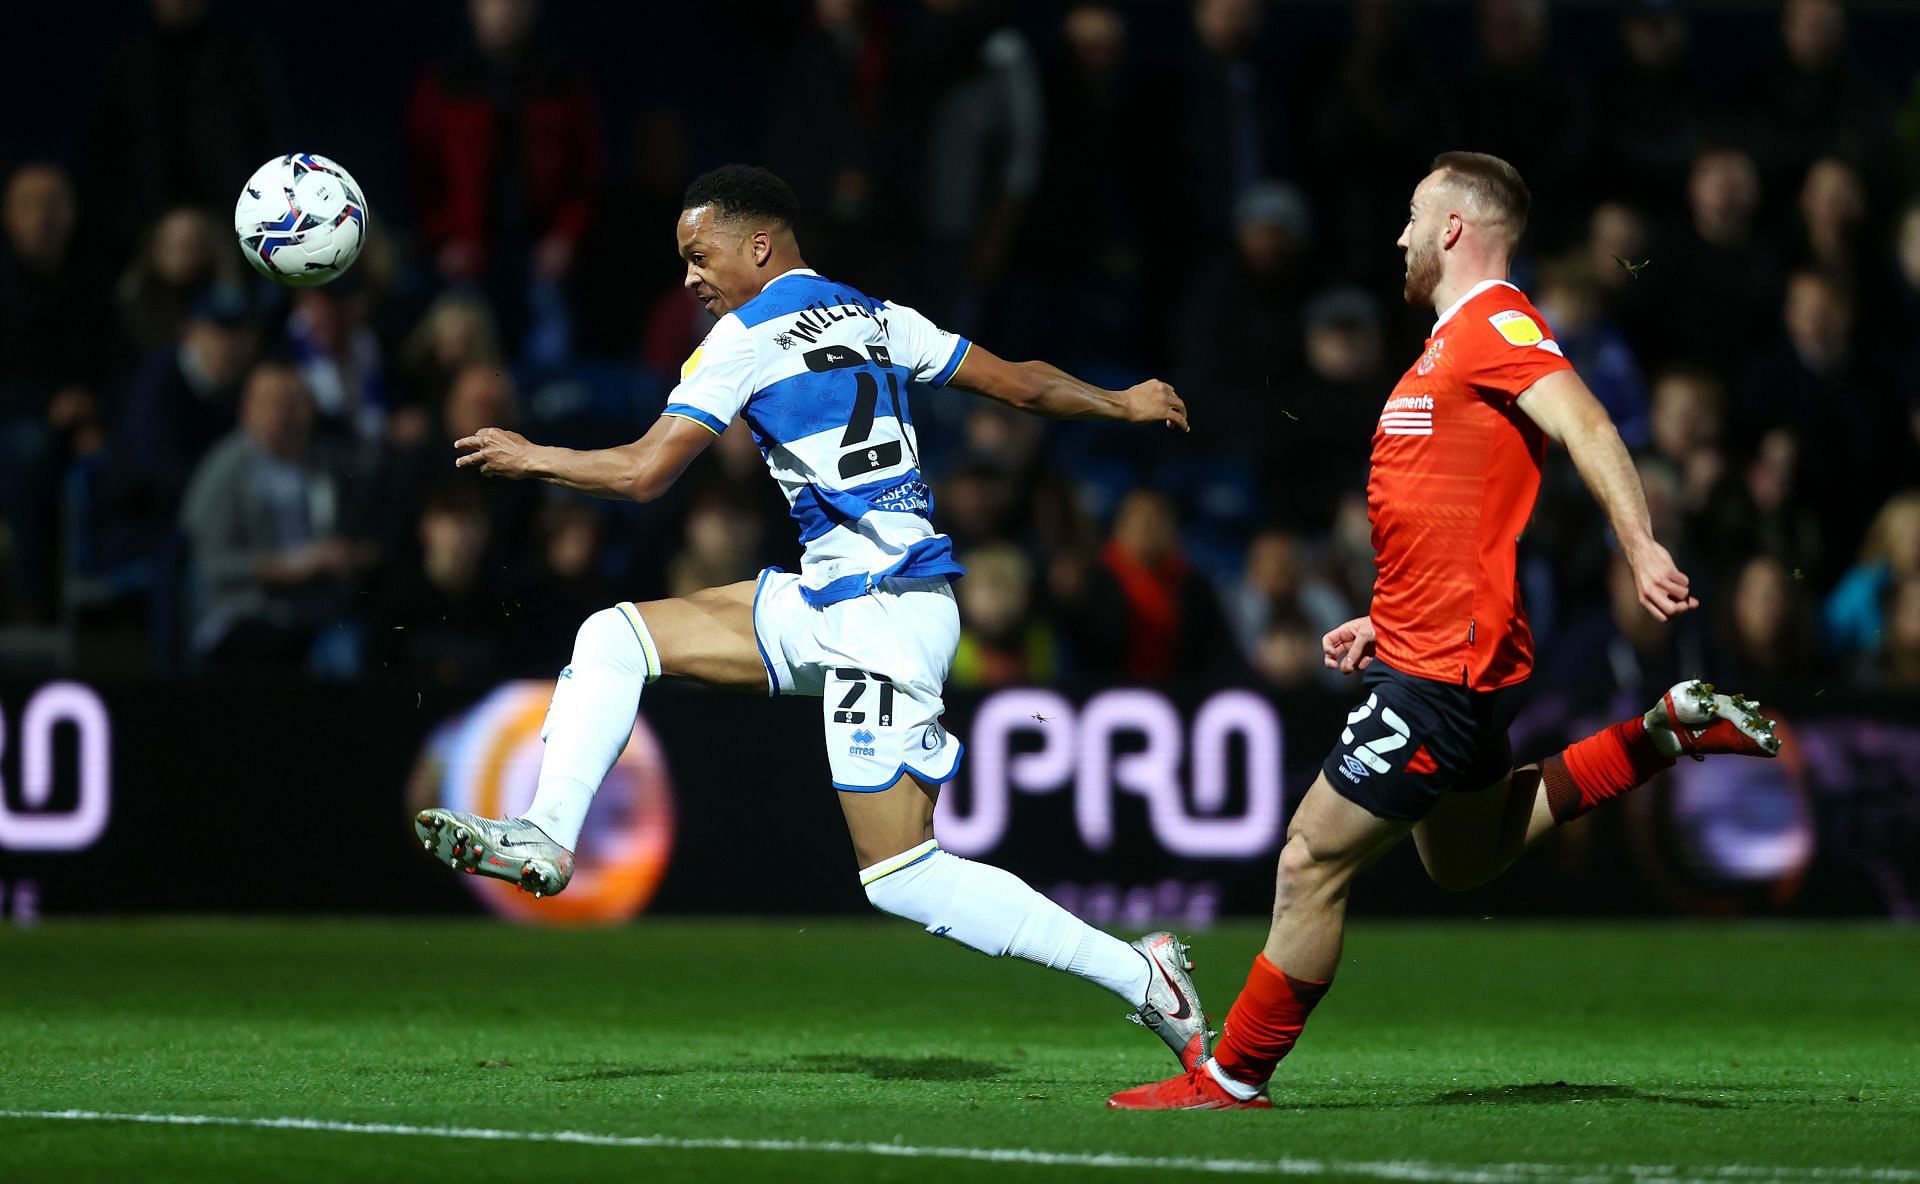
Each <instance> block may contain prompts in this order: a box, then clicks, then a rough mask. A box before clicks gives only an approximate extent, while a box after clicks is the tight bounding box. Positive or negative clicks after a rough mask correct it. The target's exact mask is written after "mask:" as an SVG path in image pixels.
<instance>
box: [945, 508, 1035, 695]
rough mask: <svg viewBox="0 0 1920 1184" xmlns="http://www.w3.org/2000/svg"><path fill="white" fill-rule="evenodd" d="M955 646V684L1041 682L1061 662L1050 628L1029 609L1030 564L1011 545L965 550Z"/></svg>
mask: <svg viewBox="0 0 1920 1184" xmlns="http://www.w3.org/2000/svg"><path fill="white" fill-rule="evenodd" d="M961 562H962V563H963V564H965V566H966V569H967V578H966V579H964V580H961V581H960V582H959V583H958V584H956V585H954V591H955V592H956V594H957V595H958V596H959V601H960V646H959V649H958V650H956V651H955V653H954V655H953V670H952V673H951V675H950V676H949V677H950V678H951V679H952V680H953V684H954V685H955V686H957V687H965V688H968V689H978V688H984V687H1004V686H1021V685H1026V686H1045V685H1047V684H1050V683H1052V682H1054V681H1055V679H1056V678H1057V676H1058V671H1059V665H1060V654H1059V648H1060V647H1059V640H1058V638H1057V637H1056V635H1055V633H1054V630H1053V627H1052V626H1051V625H1050V624H1048V623H1047V622H1046V621H1045V620H1044V619H1043V618H1041V617H1039V616H1037V615H1035V613H1034V611H1033V580H1034V575H1033V563H1032V561H1031V560H1029V559H1028V558H1027V557H1026V555H1024V554H1022V553H1021V551H1020V549H1019V548H1018V547H1015V546H1013V545H1012V544H1011V543H987V544H985V545H983V546H979V547H975V548H973V549H972V550H969V551H967V552H964V557H963V558H962V560H961Z"/></svg>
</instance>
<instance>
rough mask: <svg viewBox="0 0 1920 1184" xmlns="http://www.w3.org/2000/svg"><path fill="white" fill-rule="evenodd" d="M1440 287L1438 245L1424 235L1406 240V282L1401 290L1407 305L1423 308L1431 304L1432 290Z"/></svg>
mask: <svg viewBox="0 0 1920 1184" xmlns="http://www.w3.org/2000/svg"><path fill="white" fill-rule="evenodd" d="M1439 286H1440V244H1439V243H1438V242H1436V241H1434V240H1433V239H1432V238H1429V237H1428V236H1426V235H1418V236H1411V237H1409V238H1408V239H1407V281H1406V285H1405V286H1404V287H1403V288H1402V289H1401V295H1403V296H1405V297H1406V299H1407V303H1408V304H1411V305H1413V306H1414V307H1415V308H1424V307H1425V306H1427V305H1429V304H1432V303H1433V290H1434V289H1435V288H1437V287H1439Z"/></svg>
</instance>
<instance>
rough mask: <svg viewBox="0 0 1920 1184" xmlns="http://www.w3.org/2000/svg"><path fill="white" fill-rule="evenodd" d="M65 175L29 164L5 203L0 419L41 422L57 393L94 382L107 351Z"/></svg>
mask: <svg viewBox="0 0 1920 1184" xmlns="http://www.w3.org/2000/svg"><path fill="white" fill-rule="evenodd" d="M74 217H75V208H74V200H73V186H72V184H71V183H70V182H69V181H68V179H67V174H66V171H65V170H63V169H61V168H60V167H59V166H57V165H51V164H24V165H21V166H20V167H19V168H17V169H15V170H14V171H13V173H12V175H10V176H9V177H7V181H6V193H5V196H4V198H0V223H3V225H0V230H4V232H5V239H4V241H0V416H4V417H5V418H6V419H8V420H14V419H18V418H21V417H28V418H38V417H40V416H41V415H42V414H43V413H44V411H45V403H46V400H47V398H48V396H50V395H51V394H52V393H53V391H54V390H55V388H57V387H59V386H61V385H64V384H66V383H68V382H72V381H74V380H75V379H84V378H87V377H89V376H92V375H93V374H95V373H96V371H97V369H98V364H99V362H100V360H101V359H100V357H99V353H100V350H101V346H102V344H103V342H102V339H101V336H102V335H101V328H102V326H101V324H100V319H101V318H100V316H99V304H100V301H99V286H98V284H97V282H95V281H94V280H93V279H92V278H91V277H90V276H88V274H87V273H86V271H85V269H84V268H82V267H80V266H78V262H77V260H76V259H75V258H74V253H73V242H74V236H73V227H74Z"/></svg>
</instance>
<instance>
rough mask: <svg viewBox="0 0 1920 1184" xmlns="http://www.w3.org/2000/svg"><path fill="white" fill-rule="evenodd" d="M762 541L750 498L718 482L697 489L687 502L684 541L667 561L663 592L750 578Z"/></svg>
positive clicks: (757, 566) (680, 593) (756, 568)
mask: <svg viewBox="0 0 1920 1184" xmlns="http://www.w3.org/2000/svg"><path fill="white" fill-rule="evenodd" d="M760 543H761V538H760V519H759V518H758V517H757V516H756V515H755V514H754V511H753V506H752V504H751V503H749V502H748V501H747V500H746V499H744V498H742V497H740V496H738V495H737V494H735V493H733V492H732V491H731V490H728V489H726V488H724V487H721V486H713V487H709V488H707V489H704V490H702V491H700V492H699V493H698V494H696V495H694V498H693V502H692V505H690V506H689V507H688V508H687V524H686V541H685V543H684V545H683V546H682V547H681V549H680V552H679V553H678V554H676V555H675V556H674V557H673V558H672V559H670V560H668V561H667V595H668V596H690V595H692V594H693V593H695V592H698V591H701V590H702V589H705V588H718V587H721V586H722V585H725V584H733V583H738V582H739V581H741V580H750V579H752V578H753V577H754V575H755V574H756V573H758V572H759V570H760V569H761V567H762V566H763V565H762V564H761V563H760Z"/></svg>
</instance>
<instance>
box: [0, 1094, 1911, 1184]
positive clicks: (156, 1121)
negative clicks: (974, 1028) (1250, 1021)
mask: <svg viewBox="0 0 1920 1184" xmlns="http://www.w3.org/2000/svg"><path fill="white" fill-rule="evenodd" d="M4 1119H20V1120H42V1121H54V1122H125V1123H140V1124H144V1125H148V1126H211V1127H239V1128H244V1129H248V1130H275V1131H317V1132H321V1133H325V1134H337V1135H397V1136H401V1137H411V1138H427V1139H477V1140H485V1141H491V1142H503V1143H571V1144H575V1145H579V1146H586V1147H626V1148H647V1149H655V1150H663V1151H764V1152H811V1153H815V1154H828V1155H877V1156H885V1157H888V1158H894V1159H950V1160H968V1161H972V1162H976V1163H1017V1164H1030V1165H1036V1166H1041V1167H1072V1168H1135V1169H1146V1170H1155V1171H1168V1170H1172V1171H1192V1172H1213V1173H1218V1174H1221V1175H1237V1176H1304V1177H1313V1176H1335V1177H1339V1176H1346V1177H1363V1178H1368V1179H1375V1180H1393V1181H1407V1182H1409V1184H1617V1182H1619V1181H1629V1182H1631V1184H1726V1182H1727V1181H1746V1180H1781V1181H1789V1180H1793V1181H1798V1180H1805V1181H1845V1182H1848V1184H1920V1171H1911V1170H1908V1169H1905V1168H1870V1167H1816V1168H1802V1167H1787V1166H1778V1167H1775V1166H1766V1165H1760V1164H1726V1165H1720V1166H1699V1167H1692V1166H1680V1165H1675V1164H1626V1165H1610V1164H1555V1163H1489V1164H1445V1163H1431V1162H1425V1161H1421V1160H1388V1161H1374V1162H1368V1161H1359V1160H1333V1159H1292V1158H1283V1159H1206V1158H1202V1157H1199V1156H1177V1155H1173V1156H1158V1155H1123V1154H1119V1153H1117V1152H1090V1151H1037V1150H1034V1149H1032V1148H1027V1147H939V1146H926V1145H921V1144H915V1143H850V1142H842V1141H839V1140H814V1139H731V1138H711V1139H683V1138H678V1137H676V1136H673V1135H608V1134H598V1133H595V1132H592V1131H514V1130H500V1129H495V1128H491V1127H465V1126H410V1125H407V1124H404V1123H391V1122H339V1121H335V1120H333V1119H326V1118H243V1117H234V1116H230V1115H222V1114H125V1113H115V1112H112V1111H105V1110H0V1120H4Z"/></svg>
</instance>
